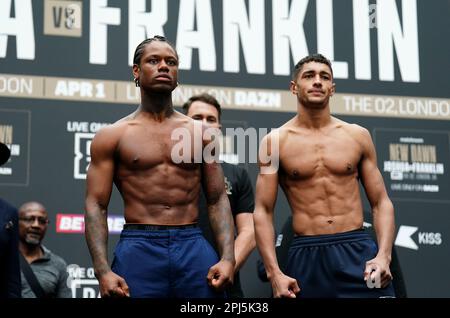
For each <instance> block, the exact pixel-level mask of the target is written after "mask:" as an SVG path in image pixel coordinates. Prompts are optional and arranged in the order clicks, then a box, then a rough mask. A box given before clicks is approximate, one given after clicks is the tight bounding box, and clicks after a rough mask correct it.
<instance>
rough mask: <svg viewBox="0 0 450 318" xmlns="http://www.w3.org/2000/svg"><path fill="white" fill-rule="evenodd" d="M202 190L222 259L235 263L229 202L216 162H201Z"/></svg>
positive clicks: (221, 173)
mask: <svg viewBox="0 0 450 318" xmlns="http://www.w3.org/2000/svg"><path fill="white" fill-rule="evenodd" d="M202 167H203V171H202V175H203V178H202V181H203V183H202V184H203V191H204V193H205V197H206V202H207V205H208V215H209V222H210V224H211V228H212V230H213V233H214V236H215V239H216V242H217V247H218V249H219V253H220V256H221V259H222V260H226V261H229V262H231V263H232V264H233V266H234V264H235V259H234V225H233V217H232V215H231V209H230V202H229V201H228V197H227V194H226V192H225V184H224V181H223V180H224V177H223V171H222V168H221V166H220V165H219V164H218V163H215V162H214V163H203V165H202Z"/></svg>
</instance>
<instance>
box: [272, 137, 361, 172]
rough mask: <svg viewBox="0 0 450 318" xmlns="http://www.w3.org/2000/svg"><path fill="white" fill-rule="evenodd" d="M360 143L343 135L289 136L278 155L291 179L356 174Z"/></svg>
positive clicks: (283, 168)
mask: <svg viewBox="0 0 450 318" xmlns="http://www.w3.org/2000/svg"><path fill="white" fill-rule="evenodd" d="M361 155H362V150H361V148H360V145H359V144H358V143H357V142H356V141H355V140H353V139H352V138H351V137H347V136H345V135H338V136H320V137H308V136H305V137H301V138H300V137H298V136H297V137H296V138H293V136H292V137H290V138H288V140H287V142H286V143H285V144H284V145H283V148H282V152H281V154H280V163H281V168H282V170H283V172H284V173H285V174H286V176H287V177H289V178H292V179H308V178H311V177H320V176H329V175H335V176H345V175H352V174H355V173H357V171H358V164H359V162H360V160H361Z"/></svg>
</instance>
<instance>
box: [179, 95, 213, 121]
mask: <svg viewBox="0 0 450 318" xmlns="http://www.w3.org/2000/svg"><path fill="white" fill-rule="evenodd" d="M196 101H200V102H204V103H206V104H210V105H212V106H214V107H215V108H216V109H217V113H219V122H220V116H221V115H222V107H220V104H219V102H218V101H217V99H216V98H215V97H214V96H212V95H210V94H207V93H203V94H198V95H194V96H192V97H191V98H189V99H188V100H187V102H186V103H184V104H183V111H184V113H185V114H186V115H187V113H188V112H189V108H190V107H191V105H192V103H193V102H196Z"/></svg>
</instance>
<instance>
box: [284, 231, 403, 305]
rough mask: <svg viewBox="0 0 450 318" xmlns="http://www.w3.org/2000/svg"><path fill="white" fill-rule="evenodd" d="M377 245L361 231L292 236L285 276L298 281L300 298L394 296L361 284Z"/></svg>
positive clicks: (386, 291)
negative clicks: (367, 264)
mask: <svg viewBox="0 0 450 318" xmlns="http://www.w3.org/2000/svg"><path fill="white" fill-rule="evenodd" d="M377 252H378V246H377V244H376V243H375V241H374V240H373V239H372V237H371V236H370V235H369V234H368V233H366V232H365V231H364V230H355V231H350V232H344V233H338V234H329V235H328V234H327V235H306V236H296V237H294V239H293V241H292V244H291V246H290V248H289V252H288V264H287V268H286V275H288V276H290V277H293V278H295V279H297V282H298V283H299V286H300V289H301V290H300V292H299V293H298V294H297V297H299V298H336V297H344V298H350V297H360V298H371V297H373V298H377V297H394V296H395V294H394V289H393V286H392V282H391V283H390V284H389V285H388V286H387V287H386V288H369V287H368V286H367V284H366V282H365V281H364V269H365V266H366V262H367V261H368V260H371V259H372V258H374V257H375V256H376V254H377Z"/></svg>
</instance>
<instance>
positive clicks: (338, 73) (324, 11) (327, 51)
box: [316, 0, 367, 78]
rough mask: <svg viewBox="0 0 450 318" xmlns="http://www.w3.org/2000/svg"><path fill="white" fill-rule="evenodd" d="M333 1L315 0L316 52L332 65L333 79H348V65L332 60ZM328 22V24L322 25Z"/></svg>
mask: <svg viewBox="0 0 450 318" xmlns="http://www.w3.org/2000/svg"><path fill="white" fill-rule="evenodd" d="M332 1H333V0H316V6H317V9H316V17H317V18H316V19H317V52H319V53H322V54H323V55H325V56H326V57H327V58H328V59H330V60H331V61H332V63H333V76H334V78H348V63H347V62H338V61H335V60H334V32H333V2H332ZM366 16H367V15H366ZM323 21H328V23H323Z"/></svg>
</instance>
